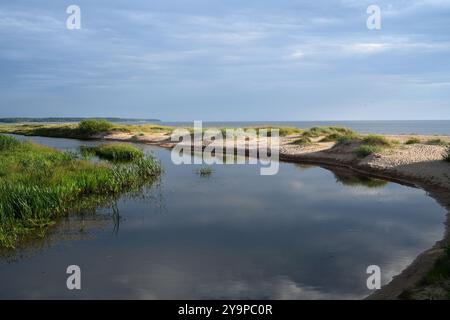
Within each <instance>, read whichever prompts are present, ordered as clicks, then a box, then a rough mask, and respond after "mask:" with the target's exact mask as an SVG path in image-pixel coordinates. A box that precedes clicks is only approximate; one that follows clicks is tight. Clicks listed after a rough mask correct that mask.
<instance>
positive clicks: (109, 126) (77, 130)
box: [0, 119, 175, 139]
mask: <svg viewBox="0 0 450 320" xmlns="http://www.w3.org/2000/svg"><path fill="white" fill-rule="evenodd" d="M174 129H175V128H174V127H166V126H160V125H153V124H146V125H123V124H114V123H111V122H108V121H106V120H92V119H90V120H84V121H82V122H80V123H79V124H73V123H70V124H64V123H63V124H6V125H1V124H0V132H2V133H15V134H21V135H26V136H43V137H56V138H76V139H91V138H93V137H94V136H95V135H99V134H110V133H114V132H125V133H129V134H132V135H133V134H135V135H138V136H142V135H144V134H145V133H149V134H160V133H162V134H166V135H167V134H170V133H172V131H173V130H174Z"/></svg>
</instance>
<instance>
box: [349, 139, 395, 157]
mask: <svg viewBox="0 0 450 320" xmlns="http://www.w3.org/2000/svg"><path fill="white" fill-rule="evenodd" d="M361 142H362V144H361V145H360V146H359V147H357V148H356V149H355V150H354V152H355V153H356V154H357V155H358V156H359V157H362V158H364V157H367V156H369V155H371V154H374V153H382V152H383V151H384V150H385V149H386V148H392V147H393V146H394V145H395V144H397V143H396V142H393V141H391V140H389V139H387V138H386V137H384V136H381V135H376V134H369V135H368V136H365V137H364V138H362V140H361Z"/></svg>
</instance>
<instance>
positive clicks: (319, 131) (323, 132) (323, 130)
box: [303, 126, 355, 139]
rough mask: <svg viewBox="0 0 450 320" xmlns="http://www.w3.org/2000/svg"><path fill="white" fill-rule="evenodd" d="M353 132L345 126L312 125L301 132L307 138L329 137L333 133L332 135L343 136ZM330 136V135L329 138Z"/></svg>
mask: <svg viewBox="0 0 450 320" xmlns="http://www.w3.org/2000/svg"><path fill="white" fill-rule="evenodd" d="M350 134H355V132H354V131H353V130H352V129H349V128H345V127H333V126H330V127H312V128H310V129H309V130H307V131H305V132H303V136H305V137H309V138H319V137H323V136H325V137H329V136H331V135H333V136H334V137H338V136H344V135H350ZM331 138H332V137H330V139H331Z"/></svg>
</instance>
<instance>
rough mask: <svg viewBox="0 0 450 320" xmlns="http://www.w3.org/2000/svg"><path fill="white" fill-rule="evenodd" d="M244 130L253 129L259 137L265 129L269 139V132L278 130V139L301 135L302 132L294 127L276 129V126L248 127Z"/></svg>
mask: <svg viewBox="0 0 450 320" xmlns="http://www.w3.org/2000/svg"><path fill="white" fill-rule="evenodd" d="M245 129H246V130H248V129H253V130H255V131H256V134H257V135H259V134H260V130H263V129H266V130H267V132H268V134H267V136H269V137H270V130H274V129H275V130H278V134H279V136H280V137H287V136H292V135H298V134H301V133H302V132H303V130H302V129H300V128H296V127H277V126H268V127H249V128H245Z"/></svg>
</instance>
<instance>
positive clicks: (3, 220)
mask: <svg viewBox="0 0 450 320" xmlns="http://www.w3.org/2000/svg"><path fill="white" fill-rule="evenodd" d="M160 172H161V168H160V164H159V162H158V161H156V160H155V159H154V158H153V157H150V156H145V157H135V158H133V159H132V160H131V161H128V162H120V163H119V162H108V161H106V162H92V161H88V160H85V159H81V158H79V156H78V155H77V154H76V153H74V152H61V151H57V150H55V149H53V148H49V147H45V146H42V145H39V144H35V143H32V142H29V141H19V140H17V139H16V138H13V137H9V136H5V135H0V177H1V180H0V247H15V246H16V245H17V244H18V243H19V242H20V241H21V240H22V239H24V238H26V237H28V236H30V235H32V234H42V235H43V234H44V233H45V231H46V230H47V228H48V227H49V226H51V225H53V224H54V223H55V221H56V220H57V219H58V218H59V217H61V216H63V215H65V214H67V213H69V212H70V211H75V210H79V209H83V208H88V207H92V206H95V205H98V204H102V203H105V201H108V199H110V198H113V197H114V196H117V195H119V194H121V193H123V192H127V191H132V190H135V189H139V188H140V187H142V186H143V185H145V184H147V183H151V182H152V181H153V180H154V179H155V178H156V177H157V176H158V175H159V174H160Z"/></svg>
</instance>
